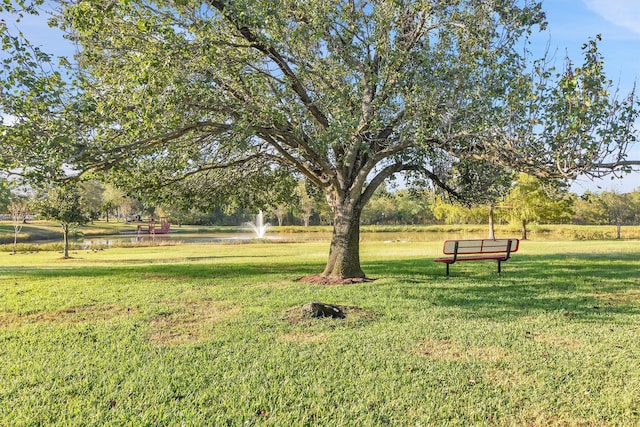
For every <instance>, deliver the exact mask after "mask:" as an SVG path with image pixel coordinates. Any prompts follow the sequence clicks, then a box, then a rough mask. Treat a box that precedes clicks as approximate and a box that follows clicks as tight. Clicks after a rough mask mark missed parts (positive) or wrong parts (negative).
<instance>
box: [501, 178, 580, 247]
mask: <svg viewBox="0 0 640 427" xmlns="http://www.w3.org/2000/svg"><path fill="white" fill-rule="evenodd" d="M566 187H567V186H566V184H564V183H562V182H543V181H541V180H540V179H538V178H536V177H533V176H531V175H527V174H524V173H522V174H519V175H518V179H517V181H516V182H515V184H514V186H513V188H512V189H511V191H510V192H509V195H508V196H507V198H506V200H505V205H506V208H507V209H506V216H507V217H508V218H510V219H511V220H512V221H517V222H518V223H519V224H520V225H521V227H522V236H521V237H522V239H523V240H526V239H527V225H528V224H529V223H531V222H534V221H549V222H567V221H569V220H570V219H571V217H572V215H573V211H572V209H571V204H572V199H571V198H570V197H569V194H568V192H567V190H566Z"/></svg>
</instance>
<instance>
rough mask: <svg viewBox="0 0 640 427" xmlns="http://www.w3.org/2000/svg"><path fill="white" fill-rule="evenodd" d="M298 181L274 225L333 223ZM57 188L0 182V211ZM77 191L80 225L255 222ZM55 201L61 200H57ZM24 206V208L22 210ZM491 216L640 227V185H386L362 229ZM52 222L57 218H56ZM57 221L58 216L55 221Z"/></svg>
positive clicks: (272, 218)
mask: <svg viewBox="0 0 640 427" xmlns="http://www.w3.org/2000/svg"><path fill="white" fill-rule="evenodd" d="M310 190H313V187H310V186H308V185H306V183H305V181H304V180H301V181H299V182H298V183H297V185H296V186H294V187H293V188H292V190H291V194H290V196H289V197H288V198H286V200H284V199H282V200H283V201H281V202H280V203H279V204H277V205H275V206H271V207H270V208H268V209H265V210H264V215H265V217H266V218H267V219H268V221H269V222H271V224H272V225H280V226H283V225H296V226H309V225H331V223H330V218H331V215H330V210H329V206H328V204H327V203H326V201H325V200H324V197H322V195H321V194H320V193H319V192H314V191H310ZM60 191H61V190H60V189H58V188H57V187H52V188H49V189H45V190H40V191H36V192H33V191H27V190H25V189H17V188H11V186H10V185H9V182H7V181H6V180H0V213H4V214H5V215H10V214H11V212H10V211H11V209H10V207H11V206H13V208H14V210H15V207H16V203H17V202H20V203H21V204H23V205H26V206H28V210H29V213H30V214H31V215H33V216H40V217H42V218H52V213H51V206H52V205H56V203H57V202H56V200H59V199H60ZM66 191H67V192H68V193H73V194H75V195H74V196H73V198H72V200H73V202H72V203H71V205H74V206H73V207H74V213H73V217H74V221H75V222H76V223H78V224H79V223H83V222H92V221H96V220H104V221H119V222H130V221H146V220H147V219H149V218H152V217H160V216H166V217H168V218H169V220H170V221H171V222H172V223H173V224H178V225H180V224H193V225H220V226H238V225H242V224H243V223H245V222H247V221H251V220H252V219H253V218H254V217H255V215H256V213H257V211H255V210H253V209H251V208H247V207H244V206H240V205H234V206H231V207H230V206H224V205H217V206H214V208H213V209H200V208H198V207H191V208H185V207H183V206H172V205H171V204H169V203H162V204H156V203H153V202H151V201H148V200H141V199H137V198H133V197H131V196H128V195H126V194H125V193H124V192H122V191H121V190H119V189H117V188H115V187H114V186H112V185H109V184H103V183H101V182H99V181H87V182H84V183H82V184H80V185H77V186H73V188H71V187H69V188H67V189H66ZM56 198H57V199H56ZM23 211H24V209H23V210H22V211H21V212H23ZM490 215H493V217H494V218H493V220H494V221H495V222H496V223H502V224H504V223H515V224H518V225H520V226H521V227H522V234H523V236H522V237H523V238H526V232H527V226H528V225H529V224H570V223H573V224H594V225H605V224H609V225H616V226H618V227H622V226H625V225H638V224H640V188H639V189H636V190H635V191H633V192H630V193H618V192H615V191H602V192H599V193H596V192H590V191H587V192H585V193H584V194H583V195H582V196H578V195H576V194H574V193H571V192H570V191H569V190H568V187H567V186H566V185H563V184H561V183H555V184H554V183H549V182H546V181H545V182H543V181H540V180H538V179H536V178H534V177H531V176H529V175H525V174H521V175H519V176H518V177H517V178H516V179H515V180H514V181H513V182H512V185H511V187H510V189H509V191H508V192H507V193H506V195H505V196H503V197H501V198H498V199H495V200H493V201H492V202H491V203H488V202H487V203H479V204H475V205H463V204H460V203H455V202H453V201H452V200H449V199H447V198H446V197H444V196H443V195H442V194H439V193H437V192H435V191H433V190H424V189H422V190H418V189H411V188H401V189H397V188H396V189H388V188H386V187H384V186H382V187H381V188H380V189H378V190H377V191H376V193H375V194H374V195H373V197H372V198H371V202H370V203H369V205H368V206H367V207H366V208H365V209H364V211H363V213H362V217H361V223H362V224H363V225H404V224H409V225H417V224H486V223H488V222H489V221H490ZM53 217H55V215H53ZM78 217H82V220H80V219H79V218H78ZM52 219H55V218H52Z"/></svg>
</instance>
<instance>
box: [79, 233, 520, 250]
mask: <svg viewBox="0 0 640 427" xmlns="http://www.w3.org/2000/svg"><path fill="white" fill-rule="evenodd" d="M505 237H507V236H505ZM508 237H513V236H508ZM479 238H486V233H442V232H427V233H425V232H379V233H360V241H362V242H440V241H444V240H446V239H479ZM259 240H260V241H267V242H274V243H276V242H282V243H288V242H330V241H331V233H320V232H312V233H273V234H271V235H268V236H266V237H265V238H263V239H259ZM255 241H256V238H255V236H254V235H253V234H245V233H215V234H183V233H175V234H156V235H155V236H150V235H148V234H145V235H140V236H139V235H132V234H122V235H113V236H93V237H90V238H86V239H84V240H82V244H83V245H84V246H86V247H90V246H96V245H97V246H111V245H136V244H145V243H149V242H153V243H156V244H162V243H163V242H165V243H168V244H172V243H174V244H175V243H181V244H182V243H184V244H205V243H224V244H233V243H251V242H255Z"/></svg>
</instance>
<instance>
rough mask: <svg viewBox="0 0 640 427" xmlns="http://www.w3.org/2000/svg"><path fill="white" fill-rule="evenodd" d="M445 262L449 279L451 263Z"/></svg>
mask: <svg viewBox="0 0 640 427" xmlns="http://www.w3.org/2000/svg"><path fill="white" fill-rule="evenodd" d="M445 264H446V265H447V279H448V278H449V263H448V262H446V263H445Z"/></svg>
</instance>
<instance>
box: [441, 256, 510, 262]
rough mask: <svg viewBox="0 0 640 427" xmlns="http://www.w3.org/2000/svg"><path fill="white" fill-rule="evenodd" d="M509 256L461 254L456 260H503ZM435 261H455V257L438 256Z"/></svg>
mask: <svg viewBox="0 0 640 427" xmlns="http://www.w3.org/2000/svg"><path fill="white" fill-rule="evenodd" d="M507 259H508V258H507V257H506V255H496V256H463V257H461V256H459V257H458V258H456V259H455V262H461V261H497V260H502V261H506V260H507ZM434 261H435V262H448V263H453V262H454V259H453V258H438V259H434Z"/></svg>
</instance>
